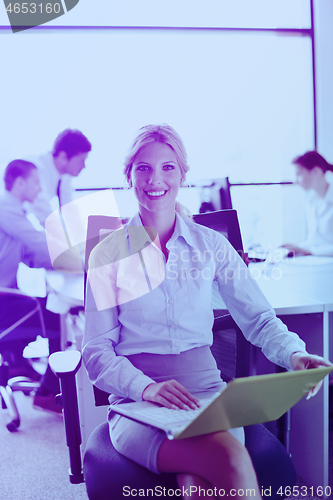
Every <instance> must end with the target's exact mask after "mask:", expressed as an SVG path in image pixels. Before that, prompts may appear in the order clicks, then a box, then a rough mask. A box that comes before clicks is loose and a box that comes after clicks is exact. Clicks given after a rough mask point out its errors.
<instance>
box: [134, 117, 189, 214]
mask: <svg viewBox="0 0 333 500" xmlns="http://www.w3.org/2000/svg"><path fill="white" fill-rule="evenodd" d="M153 142H161V143H162V144H167V145H168V146H170V148H171V149H172V150H173V152H174V153H175V155H176V158H177V162H178V165H179V168H180V171H181V175H182V177H181V182H182V183H183V182H184V181H185V178H186V173H187V172H188V171H189V169H190V168H189V166H188V163H187V154H186V150H185V146H184V144H183V141H182V139H181V137H180V136H179V135H178V133H177V132H176V131H175V130H174V129H173V128H172V127H170V125H167V124H165V123H163V124H162V125H145V126H144V127H141V128H140V129H139V131H138V134H137V136H136V137H135V139H134V141H133V143H132V145H131V147H130V149H129V151H128V153H127V155H126V156H125V159H124V165H125V167H124V175H125V177H126V180H127V182H128V185H129V186H130V187H132V179H131V174H132V168H133V163H134V160H135V158H136V156H137V154H138V153H139V151H140V150H141V149H142V148H143V147H144V146H147V144H151V143H153ZM176 211H177V212H178V213H179V215H180V216H181V217H183V218H188V217H191V214H190V212H189V210H188V209H187V208H186V207H184V206H183V205H182V204H181V203H179V202H176Z"/></svg>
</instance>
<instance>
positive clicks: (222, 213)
mask: <svg viewBox="0 0 333 500" xmlns="http://www.w3.org/2000/svg"><path fill="white" fill-rule="evenodd" d="M193 220H194V222H196V223H197V224H201V225H202V226H206V227H209V228H211V229H214V230H215V231H217V232H219V233H221V234H223V235H224V236H225V237H226V238H227V240H229V242H230V243H231V244H232V246H233V247H234V249H235V250H236V252H238V253H239V255H240V256H241V257H242V259H244V249H243V242H242V236H241V232H240V227H239V222H238V217H237V211H236V210H233V209H231V210H217V211H216V212H207V213H205V214H196V215H194V216H193Z"/></svg>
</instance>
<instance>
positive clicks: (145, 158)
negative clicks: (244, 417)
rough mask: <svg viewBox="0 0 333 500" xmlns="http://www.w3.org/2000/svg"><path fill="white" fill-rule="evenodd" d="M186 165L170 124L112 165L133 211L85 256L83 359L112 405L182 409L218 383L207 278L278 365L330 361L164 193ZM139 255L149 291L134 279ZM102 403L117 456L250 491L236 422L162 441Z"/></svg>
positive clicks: (250, 475) (194, 482)
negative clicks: (129, 191)
mask: <svg viewBox="0 0 333 500" xmlns="http://www.w3.org/2000/svg"><path fill="white" fill-rule="evenodd" d="M188 170H189V167H188V164H187V157H186V152H185V148H184V145H183V143H182V140H181V138H180V137H179V135H178V134H177V133H176V132H175V130H174V129H172V128H171V127H169V126H168V125H160V126H158V125H148V126H146V127H143V128H142V129H140V130H139V133H138V135H137V137H136V139H135V140H134V142H133V144H132V147H131V149H130V151H129V154H128V155H127V157H126V159H125V170H124V172H125V175H126V178H127V181H128V183H129V185H130V186H131V187H133V189H134V192H135V195H136V198H137V200H138V203H139V213H138V214H136V215H135V216H134V217H133V218H132V219H131V220H130V221H129V222H128V224H126V225H125V226H124V227H123V228H121V229H119V230H116V231H114V232H113V233H112V234H111V235H109V236H107V237H106V238H105V239H104V240H103V241H102V242H101V243H99V244H98V245H97V246H96V247H95V248H94V250H93V251H92V254H91V258H90V261H89V271H88V286H87V297H86V327H85V333H84V340H83V346H84V347H83V359H84V363H85V365H86V368H87V371H88V373H89V376H90V379H91V381H92V382H93V383H94V384H95V385H96V386H97V387H99V388H100V389H102V390H104V391H106V392H108V393H111V394H112V395H113V396H111V400H112V404H116V403H117V402H119V401H120V400H124V398H125V400H126V401H130V400H136V401H141V400H146V401H152V402H155V403H159V404H160V405H162V406H165V407H168V408H174V409H178V408H180V409H187V410H189V411H190V409H191V408H192V409H195V408H196V407H197V406H198V405H199V404H198V399H197V398H196V397H195V396H194V395H193V394H195V393H198V392H202V391H208V390H214V391H216V390H218V389H221V388H222V387H223V386H224V384H225V383H224V382H223V381H222V380H221V378H220V373H219V370H218V369H217V366H216V362H215V360H214V358H213V356H212V354H211V351H210V348H209V347H210V346H211V344H212V340H213V336H212V325H213V311H212V308H211V293H212V292H211V290H212V282H213V279H214V278H216V279H217V281H218V285H219V290H220V293H221V295H222V297H223V300H224V301H225V303H226V304H227V306H228V309H229V311H230V313H231V314H232V316H233V317H234V318H235V320H236V321H237V323H238V324H239V326H240V327H241V329H242V330H243V331H244V334H245V336H246V337H247V338H248V339H249V340H250V341H251V342H253V343H254V344H255V345H257V346H260V347H261V348H262V349H263V352H264V353H265V354H266V356H267V357H268V358H269V359H270V360H272V361H273V362H274V363H278V364H280V365H282V366H284V367H286V368H288V369H302V368H311V367H315V366H319V365H329V364H330V363H329V362H328V361H326V360H324V359H323V358H321V357H319V356H314V355H310V354H308V353H307V352H306V350H305V344H304V342H303V341H301V339H300V338H299V337H298V336H297V335H296V334H295V333H291V332H289V331H288V330H287V328H286V326H285V325H284V324H283V323H282V322H281V321H280V320H279V319H277V318H276V316H275V313H274V310H273V309H272V307H271V306H270V304H269V303H268V302H267V300H266V299H265V297H264V296H263V294H262V292H261V291H260V289H259V287H258V285H257V283H256V282H255V280H253V279H252V278H251V275H250V274H249V273H248V272H247V268H246V266H245V264H244V262H243V261H242V259H241V258H240V257H239V256H238V254H237V253H236V251H235V250H234V249H233V247H232V246H231V245H230V244H229V242H228V241H227V240H226V239H225V238H224V237H223V236H222V235H221V234H219V233H218V232H216V231H213V230H211V229H208V228H206V227H204V226H201V225H198V224H196V223H194V222H193V221H192V219H191V218H189V217H188V216H187V215H186V213H185V210H184V209H183V207H182V206H181V205H179V204H178V202H176V196H177V193H178V190H179V187H180V185H181V184H182V183H183V182H184V180H185V176H186V172H187V171H188ZM140 255H141V257H140ZM207 255H209V256H210V258H207ZM221 256H223V257H221ZM149 257H150V258H149ZM131 259H132V260H131ZM143 259H144V262H145V264H144V269H145V271H144V273H142V276H144V275H148V277H149V280H150V287H149V290H150V291H149V290H148V287H147V286H143V283H141V282H140V280H139V279H138V276H139V273H138V272H137V270H138V269H140V268H139V267H138V266H139V263H140V260H141V262H142V260H143ZM131 262H132V263H133V265H131ZM127 266H129V267H127ZM231 274H232V275H233V278H230V276H231ZM163 276H165V278H164V279H163ZM228 277H229V278H228ZM145 284H146V285H147V283H146V282H145ZM141 285H142V286H141ZM141 292H142V293H141ZM112 404H111V406H110V408H109V417H108V418H109V425H110V436H111V440H112V443H113V445H114V446H115V448H116V449H117V450H118V451H119V452H120V453H122V454H123V455H125V456H127V457H128V458H131V459H132V460H134V461H135V462H137V463H139V464H141V465H143V466H145V467H147V468H148V469H150V470H152V471H154V472H157V473H158V472H175V473H178V476H177V477H178V482H179V485H180V487H184V488H189V487H190V486H197V488H198V490H197V491H199V487H200V488H203V489H205V490H207V489H212V488H215V487H216V488H217V490H219V489H221V488H224V489H225V490H226V491H230V490H231V489H232V488H235V491H236V496H235V498H237V499H240V498H241V496H240V495H238V496H237V491H239V490H240V489H241V488H243V489H245V488H250V489H253V490H254V491H255V498H260V493H259V487H258V484H257V479H256V475H255V472H254V469H253V466H252V462H251V460H250V457H249V455H248V453H247V451H246V449H245V447H244V434H243V429H242V428H238V429H232V430H230V431H221V432H216V433H212V434H208V435H202V436H196V437H193V438H187V439H183V440H178V441H177V440H174V441H170V440H168V439H167V438H166V435H165V433H164V432H163V431H160V430H159V429H156V428H153V427H150V426H145V425H142V424H140V423H137V422H134V421H132V420H130V419H127V418H126V417H122V416H119V415H116V414H115V413H114V412H112ZM197 494H198V493H197ZM191 498H199V496H195V495H192V496H191ZM214 498H216V497H214Z"/></svg>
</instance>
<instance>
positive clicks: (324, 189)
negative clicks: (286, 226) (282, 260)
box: [283, 151, 333, 257]
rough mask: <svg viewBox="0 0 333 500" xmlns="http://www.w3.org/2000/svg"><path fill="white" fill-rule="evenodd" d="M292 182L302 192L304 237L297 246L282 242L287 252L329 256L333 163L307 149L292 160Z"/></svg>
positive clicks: (332, 239)
mask: <svg viewBox="0 0 333 500" xmlns="http://www.w3.org/2000/svg"><path fill="white" fill-rule="evenodd" d="M293 164H294V165H295V169H296V182H297V184H299V185H300V186H301V187H302V188H303V189H305V191H306V192H307V195H306V221H307V229H308V235H307V239H306V240H305V241H304V242H302V243H300V244H299V245H298V246H295V245H291V244H286V245H283V247H284V248H287V249H289V250H290V255H291V256H293V255H321V256H331V257H333V176H331V177H329V176H328V175H327V172H333V165H331V164H330V163H328V162H327V161H326V160H325V158H324V157H323V156H321V155H320V154H319V153H318V152H317V151H308V152H307V153H305V154H304V155H302V156H298V157H297V158H295V159H294V160H293Z"/></svg>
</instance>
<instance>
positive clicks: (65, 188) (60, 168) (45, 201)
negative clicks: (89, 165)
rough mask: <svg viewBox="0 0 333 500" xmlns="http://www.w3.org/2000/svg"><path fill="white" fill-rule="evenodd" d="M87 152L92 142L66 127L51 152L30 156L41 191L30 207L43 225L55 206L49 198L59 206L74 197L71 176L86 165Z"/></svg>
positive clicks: (78, 132)
mask: <svg viewBox="0 0 333 500" xmlns="http://www.w3.org/2000/svg"><path fill="white" fill-rule="evenodd" d="M90 151H91V143H90V142H89V140H88V139H87V137H86V136H85V135H83V133H82V132H80V131H79V130H72V129H66V130H64V131H63V132H60V134H59V135H58V137H57V138H56V140H55V142H54V145H53V149H52V152H51V151H50V152H48V153H46V154H44V155H42V156H39V157H34V158H31V161H33V163H34V164H35V165H36V166H37V168H38V171H39V176H40V182H41V191H40V193H39V194H38V195H37V197H36V199H35V200H34V201H33V202H32V203H30V204H29V205H30V206H29V209H31V211H32V212H33V213H34V214H35V215H36V217H37V219H38V220H39V222H40V223H41V225H42V226H45V220H46V219H47V217H48V216H49V215H50V214H51V213H52V212H53V211H54V209H55V207H52V205H51V203H50V202H51V200H52V199H54V198H55V197H57V198H58V202H59V205H60V206H62V205H65V204H66V203H69V202H70V201H72V200H73V191H74V190H73V188H72V178H73V177H77V176H78V175H79V174H80V172H81V171H82V170H83V169H84V168H85V161H86V159H87V157H88V154H89V152H90Z"/></svg>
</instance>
